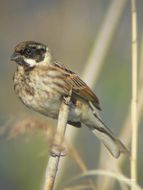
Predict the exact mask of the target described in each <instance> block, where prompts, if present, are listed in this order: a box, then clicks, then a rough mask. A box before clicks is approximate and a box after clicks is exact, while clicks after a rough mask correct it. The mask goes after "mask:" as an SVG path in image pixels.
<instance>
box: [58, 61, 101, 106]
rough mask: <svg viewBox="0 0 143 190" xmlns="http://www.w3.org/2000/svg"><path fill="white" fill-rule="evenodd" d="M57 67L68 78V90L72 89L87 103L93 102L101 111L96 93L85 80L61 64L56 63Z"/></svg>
mask: <svg viewBox="0 0 143 190" xmlns="http://www.w3.org/2000/svg"><path fill="white" fill-rule="evenodd" d="M55 66H56V67H58V68H59V69H60V70H61V71H62V72H63V74H64V76H65V77H66V84H67V88H68V89H71V88H72V90H73V94H76V95H78V96H79V97H81V98H83V99H85V100H86V101H90V102H92V104H93V105H94V106H95V107H96V108H97V109H99V110H101V108H100V104H99V100H98V98H97V96H96V95H95V93H94V92H93V91H92V90H91V89H90V88H89V86H88V85H87V84H86V83H85V82H84V81H83V80H81V79H80V77H79V76H78V75H77V74H76V73H74V72H72V71H71V70H69V69H67V68H66V67H65V66H63V65H61V64H58V63H55Z"/></svg>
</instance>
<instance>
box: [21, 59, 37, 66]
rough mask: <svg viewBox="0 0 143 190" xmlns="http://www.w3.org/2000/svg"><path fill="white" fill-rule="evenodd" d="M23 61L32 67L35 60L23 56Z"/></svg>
mask: <svg viewBox="0 0 143 190" xmlns="http://www.w3.org/2000/svg"><path fill="white" fill-rule="evenodd" d="M24 61H25V62H26V63H27V64H29V66H30V67H33V66H35V65H36V61H35V60H34V59H28V58H24Z"/></svg>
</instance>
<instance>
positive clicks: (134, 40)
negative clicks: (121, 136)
mask: <svg viewBox="0 0 143 190" xmlns="http://www.w3.org/2000/svg"><path fill="white" fill-rule="evenodd" d="M131 9H132V102H131V122H132V139H131V180H132V184H133V185H132V190H133V189H134V184H135V183H137V139H138V115H137V81H138V80H137V73H138V69H137V67H138V66H137V63H138V60H137V12H136V0H131Z"/></svg>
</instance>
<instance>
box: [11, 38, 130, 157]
mask: <svg viewBox="0 0 143 190" xmlns="http://www.w3.org/2000/svg"><path fill="white" fill-rule="evenodd" d="M11 60H12V61H15V62H16V63H17V69H16V71H15V73H14V77H13V80H14V90H15V92H16V94H17V95H18V97H19V98H20V100H21V101H22V102H23V103H24V104H25V105H26V106H27V107H28V108H30V109H33V110H35V111H37V112H40V113H41V114H44V115H46V116H48V117H51V118H54V119H57V118H58V113H59V108H60V105H61V102H62V98H63V97H64V96H67V95H68V93H69V91H70V90H71V88H72V97H71V103H70V111H69V117H68V123H69V124H71V125H73V126H75V127H81V123H82V124H85V125H86V126H87V127H88V128H89V129H90V130H91V131H92V132H93V134H94V135H95V136H97V138H98V139H99V140H101V142H102V143H103V144H104V145H105V146H106V148H107V149H108V150H109V151H110V153H111V154H112V155H113V156H114V157H115V158H118V157H119V155H120V153H122V152H123V153H128V150H127V148H126V147H125V146H124V145H123V144H122V143H121V141H120V140H119V139H118V138H117V137H116V136H115V135H114V134H113V132H112V131H111V130H110V129H109V128H108V127H107V126H106V125H105V124H104V123H103V121H102V120H101V118H100V116H99V111H100V110H101V108H100V105H99V100H98V98H97V96H96V95H95V94H94V92H93V91H92V90H91V89H90V88H89V87H88V86H87V84H86V83H85V82H83V81H82V80H81V79H80V77H79V76H78V75H77V74H76V73H74V72H73V71H71V70H69V69H67V68H66V67H64V66H63V65H61V64H59V63H57V62H56V61H54V60H53V59H52V56H51V53H50V50H49V48H48V47H47V46H46V45H44V44H41V43H37V42H34V41H25V42H21V43H19V44H18V45H17V46H16V47H15V50H14V53H13V55H12V57H11Z"/></svg>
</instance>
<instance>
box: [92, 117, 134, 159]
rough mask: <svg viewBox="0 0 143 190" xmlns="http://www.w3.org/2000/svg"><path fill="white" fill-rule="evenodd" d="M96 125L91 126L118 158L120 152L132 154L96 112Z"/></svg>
mask: <svg viewBox="0 0 143 190" xmlns="http://www.w3.org/2000/svg"><path fill="white" fill-rule="evenodd" d="M94 116H95V117H96V118H95V125H94V126H92V127H91V126H90V127H89V128H90V129H91V130H92V132H93V133H94V134H95V135H96V136H97V138H98V139H99V140H101V142H102V143H103V144H104V145H105V147H106V148H107V149H108V150H109V152H110V153H111V154H112V155H113V156H114V157H115V158H118V157H119V156H120V153H125V154H127V155H130V153H129V151H128V149H127V148H126V147H125V146H124V145H123V143H122V142H121V141H120V140H119V139H118V138H117V137H116V136H115V135H114V134H113V132H112V131H111V130H110V129H109V128H108V127H107V126H106V125H105V124H104V123H103V121H102V120H101V119H100V118H99V117H98V116H97V115H96V114H94Z"/></svg>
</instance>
